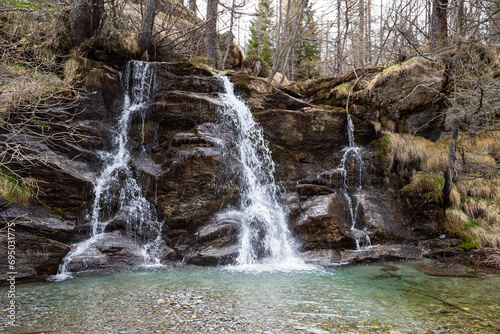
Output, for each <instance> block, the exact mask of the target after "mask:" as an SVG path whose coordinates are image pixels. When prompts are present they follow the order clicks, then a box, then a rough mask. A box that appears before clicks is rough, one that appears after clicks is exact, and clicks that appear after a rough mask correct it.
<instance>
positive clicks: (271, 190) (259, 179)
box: [220, 77, 305, 269]
mask: <svg viewBox="0 0 500 334" xmlns="http://www.w3.org/2000/svg"><path fill="white" fill-rule="evenodd" d="M220 78H221V80H222V82H223V83H224V89H225V94H221V101H222V103H223V104H224V107H222V108H221V110H220V112H221V117H223V119H224V121H225V124H226V125H227V126H228V127H229V128H230V129H232V131H234V132H235V142H234V143H226V146H227V147H226V148H225V150H226V151H230V152H232V153H231V155H232V159H233V161H234V163H231V164H230V165H231V168H232V170H233V174H234V175H236V176H237V183H238V185H239V186H238V188H239V189H241V193H240V197H239V207H238V211H239V212H240V217H241V220H242V226H241V233H240V243H241V245H240V251H239V256H238V258H237V264H238V265H239V266H243V267H245V266H253V265H256V264H260V263H265V264H266V265H271V267H272V268H276V267H281V268H290V269H294V268H296V269H298V268H299V267H301V266H302V267H305V265H304V263H303V261H302V260H301V259H300V258H299V256H298V252H297V246H296V243H295V240H294V239H293V237H292V235H291V232H290V230H289V229H288V226H287V215H286V212H285V210H284V208H283V206H282V205H281V204H280V203H279V200H278V187H277V186H276V184H275V181H274V162H273V160H272V158H271V152H270V150H269V148H268V146H267V144H266V142H265V140H264V136H263V132H262V129H261V127H260V126H259V125H258V124H257V123H256V121H255V120H254V118H253V115H252V113H251V111H250V109H249V108H248V107H247V106H246V104H245V103H244V102H243V101H242V100H241V99H240V98H238V97H237V96H236V95H235V94H234V90H233V84H232V83H231V82H230V81H229V79H228V78H227V77H220ZM231 145H232V147H229V146H231Z"/></svg>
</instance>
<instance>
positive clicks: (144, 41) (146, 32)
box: [137, 0, 156, 56]
mask: <svg viewBox="0 0 500 334" xmlns="http://www.w3.org/2000/svg"><path fill="white" fill-rule="evenodd" d="M155 10H156V0H146V4H145V7H144V13H142V23H141V30H140V31H139V36H138V37H137V47H138V49H139V52H138V53H139V56H141V55H142V54H143V53H144V52H145V51H147V50H148V49H149V47H150V46H151V38H152V36H153V25H154V23H155Z"/></svg>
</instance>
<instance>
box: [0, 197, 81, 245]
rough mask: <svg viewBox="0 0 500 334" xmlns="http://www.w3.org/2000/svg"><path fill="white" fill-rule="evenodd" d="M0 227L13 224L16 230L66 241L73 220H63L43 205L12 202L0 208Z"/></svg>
mask: <svg viewBox="0 0 500 334" xmlns="http://www.w3.org/2000/svg"><path fill="white" fill-rule="evenodd" d="M0 217H1V218H2V219H1V220H0V227H4V226H5V225H6V224H14V225H15V230H16V231H17V232H23V233H26V234H32V235H36V236H39V237H44V238H47V239H52V240H57V241H61V242H68V241H69V239H70V238H71V235H72V233H73V231H74V229H75V222H73V221H68V220H64V219H63V218H61V216H58V215H56V214H54V213H53V212H52V211H49V210H47V209H45V208H43V207H37V206H28V207H24V206H22V205H20V204H16V203H12V204H10V205H8V206H6V207H4V208H1V209H0Z"/></svg>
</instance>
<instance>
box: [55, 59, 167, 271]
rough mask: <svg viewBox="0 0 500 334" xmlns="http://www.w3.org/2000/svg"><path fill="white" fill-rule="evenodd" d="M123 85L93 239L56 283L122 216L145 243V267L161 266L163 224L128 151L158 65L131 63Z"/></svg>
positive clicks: (98, 184)
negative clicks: (132, 128) (136, 115)
mask: <svg viewBox="0 0 500 334" xmlns="http://www.w3.org/2000/svg"><path fill="white" fill-rule="evenodd" d="M122 81H123V85H124V87H125V97H124V103H123V111H122V113H121V115H120V118H119V120H118V123H117V126H116V130H115V133H114V140H113V144H112V148H111V150H110V151H108V152H99V155H100V157H101V158H102V160H103V166H104V168H103V169H102V171H101V173H100V175H99V177H98V178H97V179H96V180H95V181H94V202H93V206H92V209H91V212H90V223H91V226H92V234H91V237H90V238H89V239H88V240H86V241H84V242H81V243H79V244H77V245H76V246H75V247H74V248H73V249H72V250H71V251H70V252H69V253H68V254H67V255H66V257H65V258H64V259H63V262H62V264H61V266H60V267H59V271H58V275H56V277H55V279H64V278H66V277H70V276H71V275H70V274H69V273H68V264H69V263H70V262H71V261H72V260H73V259H74V258H75V257H77V256H79V255H81V254H83V253H84V252H85V251H86V250H87V249H88V248H89V247H90V246H91V245H92V244H93V243H94V242H95V241H97V240H99V239H101V238H102V237H103V236H104V234H105V228H106V226H107V224H108V223H109V222H110V221H112V220H113V219H115V218H117V217H118V216H119V217H120V219H121V220H125V221H126V230H127V232H128V235H129V236H130V237H132V238H134V239H137V238H138V237H139V238H140V239H141V243H143V246H142V251H143V252H142V253H143V254H142V255H143V257H144V259H145V264H159V260H158V259H157V258H156V255H157V254H158V253H159V251H160V249H161V247H162V246H163V239H162V238H161V226H162V224H161V223H160V222H158V221H157V217H156V212H155V209H154V208H153V206H152V205H151V203H149V202H148V200H147V199H146V198H145V197H144V196H143V194H142V189H141V187H140V185H139V184H138V182H137V180H136V179H135V178H134V173H133V171H132V170H131V169H130V167H129V162H130V151H129V147H128V135H129V129H130V123H131V117H132V116H133V115H134V113H136V112H141V111H143V110H144V107H145V106H146V104H147V102H148V101H149V99H150V97H151V95H152V93H153V89H154V82H155V72H154V63H145V62H139V61H131V62H129V63H128V64H127V68H126V69H125V72H124V73H123V75H122ZM143 118H144V117H143Z"/></svg>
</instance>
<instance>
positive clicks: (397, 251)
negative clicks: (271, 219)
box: [302, 245, 423, 266]
mask: <svg viewBox="0 0 500 334" xmlns="http://www.w3.org/2000/svg"><path fill="white" fill-rule="evenodd" d="M302 256H303V258H304V259H305V261H306V262H307V263H311V264H316V265H322V266H332V265H339V264H347V263H361V262H363V263H367V262H375V261H396V260H417V259H421V258H422V256H423V251H422V249H421V248H420V247H417V246H411V245H376V246H372V247H368V248H365V249H361V250H347V251H340V250H311V251H308V252H305V253H302Z"/></svg>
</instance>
